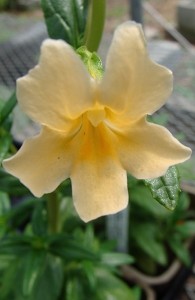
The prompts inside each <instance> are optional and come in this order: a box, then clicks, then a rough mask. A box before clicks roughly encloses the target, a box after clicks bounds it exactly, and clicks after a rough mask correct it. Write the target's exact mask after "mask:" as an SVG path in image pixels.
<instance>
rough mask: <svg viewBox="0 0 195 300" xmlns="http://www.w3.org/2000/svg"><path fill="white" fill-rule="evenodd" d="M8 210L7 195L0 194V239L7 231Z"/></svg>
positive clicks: (8, 201) (8, 200)
mask: <svg viewBox="0 0 195 300" xmlns="http://www.w3.org/2000/svg"><path fill="white" fill-rule="evenodd" d="M9 210H10V199H9V196H8V194H6V193H3V192H0V237H2V236H3V235H4V234H5V232H6V230H7V227H8V226H7V216H6V213H7V212H8V211H9Z"/></svg>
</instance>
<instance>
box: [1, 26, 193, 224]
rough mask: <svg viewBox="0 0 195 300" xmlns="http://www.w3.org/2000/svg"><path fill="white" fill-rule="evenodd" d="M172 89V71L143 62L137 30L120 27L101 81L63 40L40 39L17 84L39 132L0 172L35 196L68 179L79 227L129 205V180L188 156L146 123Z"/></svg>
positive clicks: (184, 149) (20, 98)
mask: <svg viewBox="0 0 195 300" xmlns="http://www.w3.org/2000/svg"><path fill="white" fill-rule="evenodd" d="M171 90H172V74H171V72H170V71H169V70H168V69H166V68H164V67H162V66H160V65H158V64H156V63H154V62H152V61H151V60H150V58H149V57H148V53H147V50H146V45H145V40H144V36H143V32H142V29H141V27H140V26H139V25H136V24H135V23H130V22H127V23H124V24H122V25H121V26H119V27H118V29H117V30H116V32H115V34H114V38H113V42H112V44H111V47H110V50H109V53H108V57H107V63H106V68H105V73H104V76H103V79H102V80H94V79H92V78H91V77H90V75H89V73H88V72H87V69H86V67H85V66H84V64H83V63H82V61H81V60H80V58H79V56H78V55H77V54H76V53H75V52H74V51H73V50H72V48H71V47H70V46H69V45H68V44H66V43H65V42H64V41H60V40H58V41H56V40H51V39H48V40H46V41H45V42H44V43H43V45H42V49H41V57H40V62H39V64H38V66H36V67H35V68H34V69H33V70H31V71H30V72H29V74H28V75H26V76H24V77H22V78H20V79H19V80H18V81H17V97H18V101H19V104H20V106H21V108H22V109H23V111H24V112H25V113H26V114H27V115H28V116H29V117H30V118H31V119H32V120H34V121H36V122H38V123H40V124H41V125H42V130H41V133H40V134H39V135H38V136H35V137H33V138H30V139H27V140H26V141H25V142H24V144H23V146H22V148H21V149H20V150H19V151H18V153H17V154H16V155H14V156H13V157H12V158H10V159H7V160H5V161H4V163H3V165H4V168H5V169H6V170H7V171H8V172H9V173H11V174H13V175H14V176H16V177H18V178H19V179H20V180H21V182H22V183H23V184H24V185H26V186H27V187H28V188H29V189H30V190H31V192H32V193H33V194H34V195H35V196H37V197H40V196H42V195H43V194H45V193H50V192H52V191H54V190H55V189H56V188H57V186H58V185H59V184H60V183H61V182H62V181H64V180H65V179H67V178H69V177H70V178H71V182H72V194H73V201H74V205H75V207H76V210H77V212H78V214H79V215H80V217H81V218H82V219H83V220H84V221H89V220H91V219H94V218H97V217H99V216H102V215H107V214H113V213H116V212H118V211H120V210H122V209H124V208H125V207H126V206H127V202H128V190H127V174H126V172H129V173H130V174H132V175H133V176H135V177H136V178H142V179H146V178H154V177H158V176H161V175H163V174H164V173H165V172H166V170H167V168H168V167H169V166H171V165H174V164H177V163H181V162H183V161H185V160H186V159H188V158H189V157H190V154H191V150H190V149H189V148H187V147H185V146H183V145H182V144H180V143H179V142H178V141H177V140H176V139H175V138H174V137H173V136H172V135H171V133H170V132H169V131H168V130H167V129H165V128H163V127H161V126H158V125H155V124H152V123H149V122H147V120H146V116H147V114H152V113H153V112H155V111H156V110H157V109H159V108H160V107H161V106H162V105H163V104H164V102H165V100H166V98H167V97H168V96H169V94H170V93H171Z"/></svg>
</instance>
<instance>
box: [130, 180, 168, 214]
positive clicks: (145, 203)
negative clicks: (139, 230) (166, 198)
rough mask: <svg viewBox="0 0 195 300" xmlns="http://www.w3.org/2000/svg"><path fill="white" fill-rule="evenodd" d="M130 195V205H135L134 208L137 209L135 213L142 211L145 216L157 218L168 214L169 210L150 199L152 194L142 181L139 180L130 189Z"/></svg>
mask: <svg viewBox="0 0 195 300" xmlns="http://www.w3.org/2000/svg"><path fill="white" fill-rule="evenodd" d="M130 195H131V201H132V202H131V204H132V206H133V205H134V206H135V205H136V209H137V210H139V211H138V212H137V213H141V212H142V211H143V213H144V214H145V217H148V216H149V218H151V216H154V217H156V218H158V219H159V218H160V219H163V218H166V217H167V215H168V214H170V212H169V211H168V210H167V209H166V208H165V207H163V206H162V205H160V204H159V203H158V202H157V201H152V200H153V197H152V194H151V192H150V190H149V189H148V188H147V187H146V186H145V185H144V184H143V182H140V183H139V184H137V185H136V186H134V187H133V188H132V189H130Z"/></svg>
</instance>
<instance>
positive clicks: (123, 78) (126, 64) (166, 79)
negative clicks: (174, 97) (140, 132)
mask: <svg viewBox="0 0 195 300" xmlns="http://www.w3.org/2000/svg"><path fill="white" fill-rule="evenodd" d="M100 91H101V98H102V103H103V104H105V105H106V106H108V107H110V108H111V109H113V110H114V111H115V112H116V113H117V114H119V118H120V120H121V121H122V119H123V120H124V122H126V121H127V120H129V121H130V122H131V121H134V120H139V119H140V118H141V117H143V116H144V115H146V114H152V113H153V112H155V111H156V110H157V109H159V108H160V107H161V106H162V105H163V104H164V102H165V100H166V99H167V97H168V96H169V95H170V93H171V91H172V73H171V71H170V70H168V69H166V68H165V67H163V66H160V65H158V64H156V63H154V62H152V61H151V60H150V58H149V56H148V53H147V49H146V44H145V40H144V35H143V32H142V29H141V26H140V25H138V24H136V23H133V22H126V23H124V24H122V25H121V26H119V27H118V28H117V30H116V31H115V34H114V38H113V41H112V44H111V47H110V50H109V52H108V56H107V63H106V70H105V75H104V77H103V80H102V83H101V85H100ZM121 113H122V115H121Z"/></svg>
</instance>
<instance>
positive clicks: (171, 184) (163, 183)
mask: <svg viewBox="0 0 195 300" xmlns="http://www.w3.org/2000/svg"><path fill="white" fill-rule="evenodd" d="M144 182H145V184H146V186H147V187H148V188H149V189H150V191H151V193H152V196H153V198H154V199H155V200H157V201H158V202H159V203H160V204H161V205H163V206H164V207H166V208H167V209H169V210H174V209H175V207H176V205H177V202H178V198H179V192H180V191H181V189H180V185H179V175H178V172H177V169H176V167H174V166H173V167H170V168H169V169H168V170H167V172H166V174H165V175H164V176H161V177H159V178H155V179H147V180H144Z"/></svg>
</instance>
